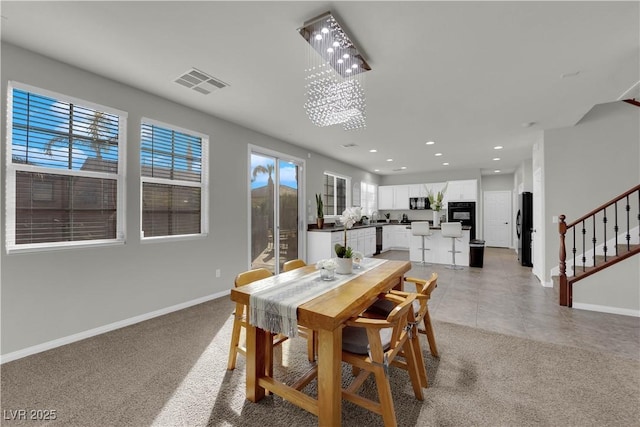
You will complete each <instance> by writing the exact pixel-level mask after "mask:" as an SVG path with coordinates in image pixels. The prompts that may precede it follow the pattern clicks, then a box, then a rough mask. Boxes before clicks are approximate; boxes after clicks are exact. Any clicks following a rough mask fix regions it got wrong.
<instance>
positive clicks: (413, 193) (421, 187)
mask: <svg viewBox="0 0 640 427" xmlns="http://www.w3.org/2000/svg"><path fill="white" fill-rule="evenodd" d="M427 186H428V184H411V185H409V197H427Z"/></svg>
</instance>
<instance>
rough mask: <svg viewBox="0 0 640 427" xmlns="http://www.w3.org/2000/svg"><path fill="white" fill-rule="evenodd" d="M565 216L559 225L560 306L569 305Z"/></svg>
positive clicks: (561, 217)
mask: <svg viewBox="0 0 640 427" xmlns="http://www.w3.org/2000/svg"><path fill="white" fill-rule="evenodd" d="M565 218H566V217H565V216H564V215H560V217H559V219H560V222H559V223H558V232H559V233H560V305H564V306H566V305H567V304H568V298H567V289H568V285H567V250H566V248H565V245H564V236H565V234H566V233H567V223H566V222H564V220H565Z"/></svg>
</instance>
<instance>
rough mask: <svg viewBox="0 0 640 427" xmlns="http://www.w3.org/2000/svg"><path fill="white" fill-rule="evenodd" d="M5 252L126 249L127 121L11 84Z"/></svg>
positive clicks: (96, 107) (116, 114) (90, 106)
mask: <svg viewBox="0 0 640 427" xmlns="http://www.w3.org/2000/svg"><path fill="white" fill-rule="evenodd" d="M8 94H9V99H8V112H9V119H8V120H7V128H8V132H7V135H8V136H9V137H10V141H11V142H10V144H7V145H8V147H9V150H10V155H8V156H7V157H6V163H7V191H6V193H5V197H6V206H7V221H6V239H7V240H6V247H7V251H8V252H12V251H20V250H27V251H28V250H39V249H51V248H62V247H70V246H77V245H88V244H108V243H122V242H124V237H125V236H124V226H123V223H124V220H123V219H124V217H123V212H124V197H123V193H124V191H123V190H124V178H123V177H122V176H121V174H120V171H122V170H123V169H124V165H123V160H122V156H121V153H122V152H123V150H124V141H125V128H126V113H124V112H121V111H117V110H114V109H111V108H108V107H104V106H99V105H95V104H92V103H90V102H88V101H82V100H76V99H73V98H70V97H67V96H64V95H60V94H56V93H53V92H49V91H45V90H43V89H38V88H34V87H31V86H27V85H23V84H20V83H16V82H11V83H10V84H9V91H8Z"/></svg>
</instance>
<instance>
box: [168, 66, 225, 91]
mask: <svg viewBox="0 0 640 427" xmlns="http://www.w3.org/2000/svg"><path fill="white" fill-rule="evenodd" d="M175 82H176V83H178V84H181V85H182V86H185V87H188V88H189V89H193V90H195V91H196V92H200V93H201V94H203V95H208V94H210V93H211V92H213V91H214V90H217V89H222V88H224V87H227V86H229V85H228V84H227V83H225V82H223V81H222V80H218V79H216V78H214V77H211V76H210V75H208V74H207V73H203V72H202V71H200V70H198V69H196V68H192V69H191V70H189V71H187V72H185V73H184V74H182V75H181V76H180V77H178V78H177V79H176V80H175Z"/></svg>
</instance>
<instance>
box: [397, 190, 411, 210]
mask: <svg viewBox="0 0 640 427" xmlns="http://www.w3.org/2000/svg"><path fill="white" fill-rule="evenodd" d="M395 187H396V188H395V205H394V206H395V209H409V186H408V185H396V186H395Z"/></svg>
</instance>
